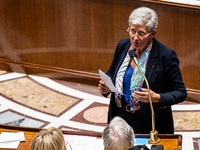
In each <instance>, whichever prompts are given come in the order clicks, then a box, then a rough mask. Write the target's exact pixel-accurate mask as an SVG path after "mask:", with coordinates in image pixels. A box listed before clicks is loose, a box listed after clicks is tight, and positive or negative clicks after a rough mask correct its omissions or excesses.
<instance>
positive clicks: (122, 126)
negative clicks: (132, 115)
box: [102, 116, 134, 150]
mask: <svg viewBox="0 0 200 150" xmlns="http://www.w3.org/2000/svg"><path fill="white" fill-rule="evenodd" d="M102 138H103V142H104V146H105V148H106V150H129V149H130V148H132V147H133V144H134V131H133V129H132V128H131V126H129V125H128V124H127V123H126V121H125V120H123V119H122V118H120V117H118V116H116V117H114V118H113V120H111V122H110V124H109V125H108V126H107V127H106V128H105V129H104V131H103V134H102Z"/></svg>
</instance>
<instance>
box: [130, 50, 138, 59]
mask: <svg viewBox="0 0 200 150" xmlns="http://www.w3.org/2000/svg"><path fill="white" fill-rule="evenodd" d="M129 56H130V57H131V58H133V57H137V55H136V53H135V50H134V49H133V50H130V51H129Z"/></svg>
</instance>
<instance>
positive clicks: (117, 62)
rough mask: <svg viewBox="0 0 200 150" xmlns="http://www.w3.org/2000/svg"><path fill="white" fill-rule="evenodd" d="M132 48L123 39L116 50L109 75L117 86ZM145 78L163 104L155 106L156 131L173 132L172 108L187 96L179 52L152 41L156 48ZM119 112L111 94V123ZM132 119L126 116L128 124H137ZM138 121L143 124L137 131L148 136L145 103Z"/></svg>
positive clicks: (148, 111) (148, 118) (140, 124)
mask: <svg viewBox="0 0 200 150" xmlns="http://www.w3.org/2000/svg"><path fill="white" fill-rule="evenodd" d="M130 45H131V43H130V39H122V40H120V42H119V43H118V45H117V47H116V51H115V53H114V57H113V61H112V64H111V66H110V68H109V70H108V72H107V73H106V74H107V75H108V76H110V77H111V79H112V81H113V83H115V79H116V75H117V72H118V69H119V67H120V66H121V64H122V62H123V60H124V58H125V56H126V53H127V51H128V49H129V47H130ZM145 76H146V78H147V80H148V82H149V87H150V89H151V90H153V91H154V92H156V93H159V94H160V96H161V103H159V104H158V103H153V107H154V112H155V122H156V124H155V126H156V130H157V131H158V132H159V133H169V134H170V133H174V126H173V117H172V110H171V105H173V104H177V103H180V102H182V101H184V100H185V99H186V96H187V93H186V89H185V85H184V83H183V80H182V76H181V71H180V68H179V60H178V57H177V55H176V53H175V52H174V51H173V50H172V49H170V48H168V47H167V46H165V45H164V44H162V43H160V42H158V41H157V40H156V39H155V38H154V39H153V46H152V50H151V52H150V55H149V59H148V62H147V69H146V74H145ZM143 88H147V86H146V83H144V84H143ZM104 96H105V95H104ZM120 109H122V108H118V107H117V105H116V103H115V96H114V93H112V95H111V101H110V105H109V113H108V123H109V122H110V120H111V119H112V118H113V117H115V116H117V115H118V112H119V111H120ZM133 115H134V114H133ZM133 115H132V116H133ZM133 118H134V117H133ZM133 118H131V117H130V118H129V117H126V121H127V122H128V123H129V124H131V123H132V122H135V124H136V123H137V119H136V120H135V119H133ZM136 118H138V117H136ZM138 119H140V120H143V121H142V123H141V121H139V123H138V125H137V126H138V128H140V127H139V126H141V130H138V132H140V133H141V132H143V133H149V132H150V131H151V130H152V126H151V125H152V120H151V109H150V105H149V103H142V106H141V118H138ZM136 133H137V131H136Z"/></svg>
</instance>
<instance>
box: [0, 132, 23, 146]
mask: <svg viewBox="0 0 200 150" xmlns="http://www.w3.org/2000/svg"><path fill="white" fill-rule="evenodd" d="M10 141H21V142H23V141H25V136H24V132H4V131H3V132H1V135H0V143H1V142H10Z"/></svg>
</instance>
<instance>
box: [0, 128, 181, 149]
mask: <svg viewBox="0 0 200 150" xmlns="http://www.w3.org/2000/svg"><path fill="white" fill-rule="evenodd" d="M40 130H41V128H27V127H26V128H25V127H16V126H6V125H0V133H1V132H2V131H11V132H24V135H25V139H26V141H25V142H21V143H20V144H19V147H18V150H30V143H31V141H32V139H33V138H34V136H35V135H36V134H37V133H38V132H39V131H40ZM63 134H76V135H89V136H97V137H101V133H94V134H89V133H83V132H82V133H81V132H70V131H63ZM135 137H138V138H139V137H140V138H149V135H148V134H146V135H144V134H136V135H135ZM158 137H159V138H160V142H159V143H158V145H163V146H164V150H181V149H182V136H181V135H172V134H159V135H158ZM0 150H5V149H0ZM6 150H11V149H6Z"/></svg>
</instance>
